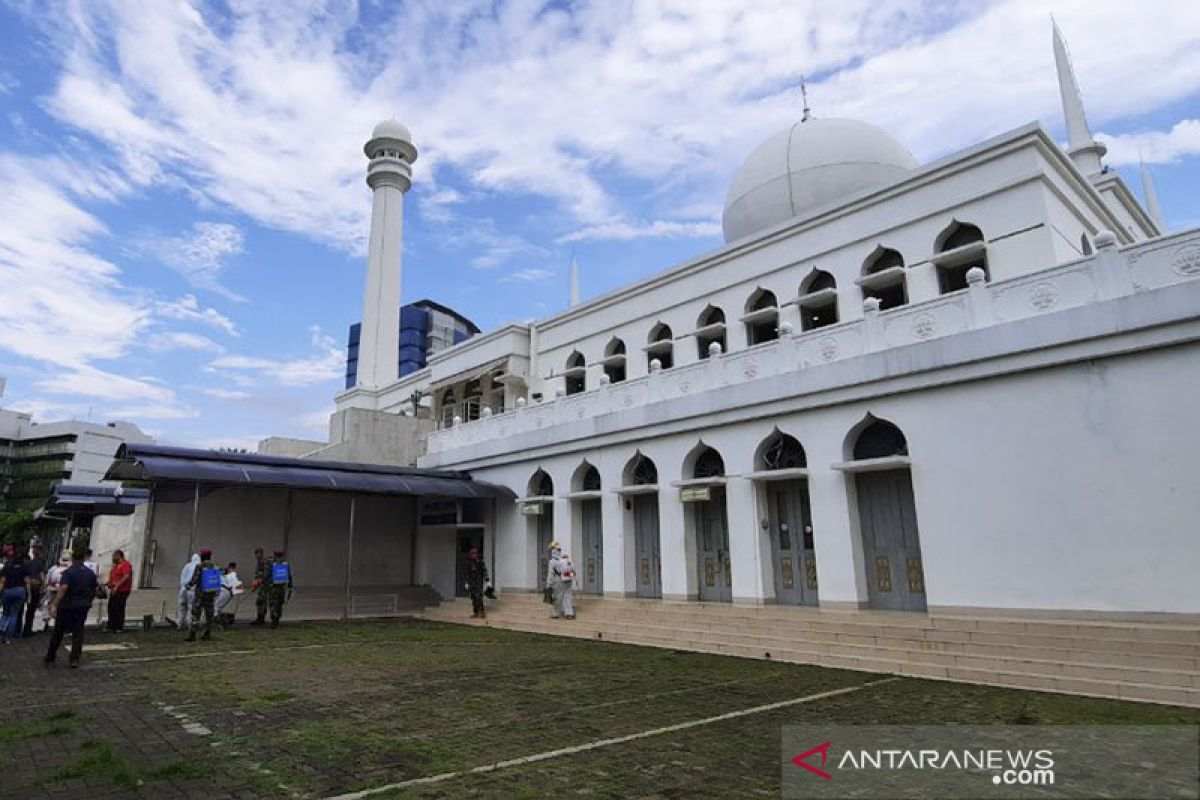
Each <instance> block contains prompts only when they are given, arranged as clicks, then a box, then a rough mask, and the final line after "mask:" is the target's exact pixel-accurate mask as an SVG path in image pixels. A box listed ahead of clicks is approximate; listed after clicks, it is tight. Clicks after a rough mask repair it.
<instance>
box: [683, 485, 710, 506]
mask: <svg viewBox="0 0 1200 800" xmlns="http://www.w3.org/2000/svg"><path fill="white" fill-rule="evenodd" d="M711 498H712V491H711V490H710V489H709V487H707V486H685V487H684V488H682V489H680V490H679V502H681V503H702V502H704V501H705V500H709V499H711Z"/></svg>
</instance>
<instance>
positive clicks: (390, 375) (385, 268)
mask: <svg viewBox="0 0 1200 800" xmlns="http://www.w3.org/2000/svg"><path fill="white" fill-rule="evenodd" d="M363 152H364V153H365V154H366V156H367V158H368V159H369V160H370V164H369V165H368V166H367V185H368V186H370V187H371V191H372V194H373V195H374V198H373V200H372V205H371V238H370V239H369V240H368V241H367V282H366V289H365V291H364V292H363V318H362V331H361V332H360V334H359V341H358V385H359V386H361V387H363V388H365V389H380V388H383V387H384V386H389V385H391V384H393V383H395V382H396V381H397V380H398V379H399V377H400V261H401V257H402V256H403V250H404V193H405V192H407V191H408V190H409V187H411V186H412V163H413V162H414V161H416V160H417V148H415V147H413V143H412V135H411V134H410V133H409V132H408V128H406V127H404V126H403V125H401V124H400V123H399V122H397V121H396V120H394V119H393V120H385V121H384V122H381V123H379V124H378V125H376V126H375V130H374V131H373V132H372V134H371V139H370V141H368V142H367V143H366V145H364V146H363Z"/></svg>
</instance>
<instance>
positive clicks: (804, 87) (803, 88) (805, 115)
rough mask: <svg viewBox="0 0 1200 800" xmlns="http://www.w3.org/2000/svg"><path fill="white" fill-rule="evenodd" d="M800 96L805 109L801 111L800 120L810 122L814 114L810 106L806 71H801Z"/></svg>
mask: <svg viewBox="0 0 1200 800" xmlns="http://www.w3.org/2000/svg"><path fill="white" fill-rule="evenodd" d="M800 98H801V100H802V102H803V103H804V109H803V110H802V111H801V113H800V121H801V122H808V120H809V118H810V117H811V116H812V111H811V110H809V107H808V84H807V83H806V82H805V81H804V73H800Z"/></svg>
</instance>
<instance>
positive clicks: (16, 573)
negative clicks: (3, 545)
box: [0, 548, 30, 644]
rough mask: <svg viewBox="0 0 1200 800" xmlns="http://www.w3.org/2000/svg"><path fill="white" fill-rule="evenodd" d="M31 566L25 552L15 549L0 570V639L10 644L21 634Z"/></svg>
mask: <svg viewBox="0 0 1200 800" xmlns="http://www.w3.org/2000/svg"><path fill="white" fill-rule="evenodd" d="M29 584H30V580H29V566H28V565H27V564H26V563H25V553H24V552H23V551H21V550H17V549H15V548H14V549H13V551H12V555H10V556H9V557H8V560H7V561H5V562H4V572H0V598H3V599H2V600H0V639H2V640H3V642H4V643H5V644H8V643H9V642H11V641H12V640H13V639H15V638H17V637H18V636H20V635H21V620H22V617H23V616H24V614H25V600H26V599H27V598H28V597H29Z"/></svg>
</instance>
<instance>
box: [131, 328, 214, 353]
mask: <svg viewBox="0 0 1200 800" xmlns="http://www.w3.org/2000/svg"><path fill="white" fill-rule="evenodd" d="M147 346H148V347H149V348H150V349H151V350H153V351H156V352H164V351H167V350H202V351H208V352H211V353H223V352H225V348H224V347H222V346H221V345H219V344H217V343H216V342H214V341H213V340H212V339H209V338H208V337H207V336H201V335H200V334H198V333H186V332H182V331H167V332H165V333H155V334H151V335H150V336H148V337H147Z"/></svg>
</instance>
